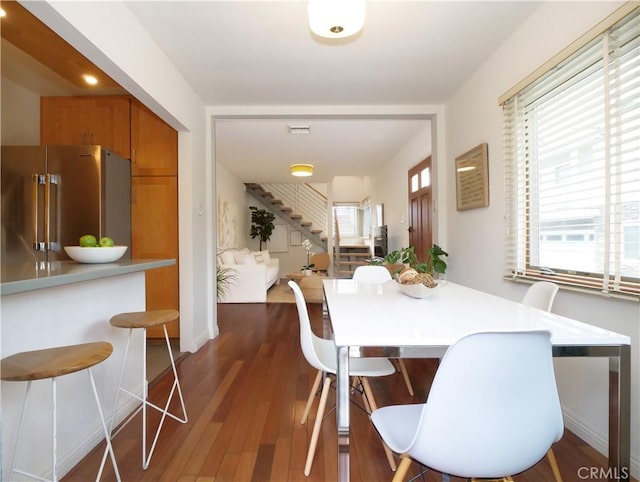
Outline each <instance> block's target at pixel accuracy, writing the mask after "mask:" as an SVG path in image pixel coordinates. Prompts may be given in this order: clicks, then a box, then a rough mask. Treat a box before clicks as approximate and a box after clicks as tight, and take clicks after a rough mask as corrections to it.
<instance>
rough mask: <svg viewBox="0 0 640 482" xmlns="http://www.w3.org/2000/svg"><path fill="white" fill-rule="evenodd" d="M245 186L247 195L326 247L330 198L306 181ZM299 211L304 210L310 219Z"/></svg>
mask: <svg viewBox="0 0 640 482" xmlns="http://www.w3.org/2000/svg"><path fill="white" fill-rule="evenodd" d="M245 186H246V188H247V194H249V195H250V196H251V197H253V198H254V199H256V200H257V201H259V202H260V203H262V204H263V205H264V206H266V207H267V208H269V209H270V210H271V211H272V212H273V213H274V214H276V215H278V216H279V217H280V218H282V219H283V220H284V221H285V222H286V223H287V224H289V225H290V226H291V227H293V228H295V229H297V230H298V231H300V233H302V235H303V236H305V237H306V238H307V239H309V240H310V241H312V242H313V243H315V244H316V245H318V246H320V247H321V248H323V249H324V250H325V251H326V250H327V235H326V230H327V217H326V213H327V199H326V198H325V197H324V196H323V195H322V194H320V193H318V192H317V191H315V190H314V189H313V188H311V187H309V186H307V185H305V184H303V185H300V184H264V185H261V184H256V183H245ZM303 205H304V208H303ZM300 212H304V213H305V217H307V219H305V218H303V215H302V214H299V213H300ZM307 213H309V214H307ZM323 233H325V234H323Z"/></svg>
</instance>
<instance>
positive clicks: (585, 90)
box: [503, 9, 640, 296]
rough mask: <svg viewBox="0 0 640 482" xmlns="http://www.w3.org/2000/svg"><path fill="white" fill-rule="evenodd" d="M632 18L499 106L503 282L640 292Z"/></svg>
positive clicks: (639, 25)
mask: <svg viewBox="0 0 640 482" xmlns="http://www.w3.org/2000/svg"><path fill="white" fill-rule="evenodd" d="M639 12H640V10H639V9H636V10H634V11H633V12H632V13H631V14H629V15H627V16H626V17H625V18H623V19H622V20H620V21H619V22H617V23H616V24H615V25H613V26H612V27H611V28H610V29H608V30H607V31H606V32H605V33H604V34H602V35H600V36H598V37H597V38H595V39H593V40H592V41H590V42H588V43H586V45H584V46H583V47H582V48H580V49H579V50H577V51H576V52H575V53H573V54H572V55H571V56H569V57H568V58H567V59H565V60H564V61H563V62H561V63H560V64H558V65H557V66H556V67H554V68H553V69H552V70H550V71H548V72H547V73H546V74H544V75H542V76H541V77H539V78H538V79H537V80H535V81H534V82H532V83H531V84H529V85H528V86H526V87H525V88H523V89H522V90H520V91H519V92H518V93H516V94H515V95H514V96H512V97H510V98H509V99H508V100H506V102H505V103H504V104H503V112H504V134H505V138H504V145H505V161H506V166H505V172H506V176H505V182H506V203H507V205H506V213H507V219H506V221H507V222H506V241H507V242H506V247H507V249H506V274H505V276H507V277H510V278H527V279H534V280H535V279H550V280H552V281H555V282H557V283H559V284H566V285H572V286H578V287H582V288H588V289H593V290H598V291H602V292H604V293H608V294H615V293H619V294H622V295H635V296H637V295H639V294H640V279H639V278H640V15H639Z"/></svg>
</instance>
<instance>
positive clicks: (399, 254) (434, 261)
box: [371, 244, 449, 276]
mask: <svg viewBox="0 0 640 482" xmlns="http://www.w3.org/2000/svg"><path fill="white" fill-rule="evenodd" d="M428 253H429V260H428V261H426V262H424V261H418V258H417V256H416V248H415V246H409V247H407V248H400V249H399V250H396V251H391V252H389V253H388V254H387V255H386V256H385V257H384V258H375V259H373V260H372V261H371V264H374V265H382V266H385V267H386V268H387V269H388V270H389V272H390V273H391V276H393V275H395V274H397V273H399V272H400V271H401V270H402V269H403V268H404V267H406V266H410V267H412V268H413V269H415V270H416V271H418V272H420V273H429V274H431V275H434V274H435V273H439V274H444V272H445V271H446V269H447V263H446V262H445V261H444V260H443V259H442V258H441V256H449V253H447V252H446V251H444V250H443V249H442V248H441V247H440V246H438V245H437V244H434V245H433V246H432V247H431V248H430V249H429V251H428Z"/></svg>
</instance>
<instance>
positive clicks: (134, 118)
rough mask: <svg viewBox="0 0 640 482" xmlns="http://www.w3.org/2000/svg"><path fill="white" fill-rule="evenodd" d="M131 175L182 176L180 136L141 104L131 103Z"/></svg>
mask: <svg viewBox="0 0 640 482" xmlns="http://www.w3.org/2000/svg"><path fill="white" fill-rule="evenodd" d="M131 171H132V174H133V175H134V176H177V175H178V133H177V132H176V131H175V129H173V128H172V127H171V126H169V125H167V124H166V123H165V122H164V121H163V120H162V119H160V118H159V117H158V116H156V115H155V114H154V113H153V112H151V111H150V110H149V109H147V108H146V107H144V106H143V105H141V104H140V103H138V102H137V101H132V102H131Z"/></svg>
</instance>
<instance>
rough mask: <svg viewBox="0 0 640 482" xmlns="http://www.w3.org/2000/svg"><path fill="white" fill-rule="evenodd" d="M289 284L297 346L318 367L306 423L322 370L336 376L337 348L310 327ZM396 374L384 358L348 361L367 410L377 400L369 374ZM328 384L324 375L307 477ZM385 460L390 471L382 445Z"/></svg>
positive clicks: (300, 297) (391, 462)
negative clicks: (296, 322) (297, 326)
mask: <svg viewBox="0 0 640 482" xmlns="http://www.w3.org/2000/svg"><path fill="white" fill-rule="evenodd" d="M289 286H290V287H291V289H292V290H293V294H294V296H295V300H296V307H297V308H298V318H299V319H300V346H301V348H302V353H303V354H304V357H305V358H306V360H307V362H309V364H310V365H311V366H312V367H314V368H316V369H317V370H318V373H317V374H316V378H315V380H314V382H313V386H312V387H311V392H310V393H309V398H308V399H307V404H306V406H305V408H304V413H303V414H302V421H301V423H303V424H304V423H306V421H307V417H308V415H309V411H310V410H311V405H312V403H313V398H314V396H315V394H316V392H317V391H318V388H319V387H320V382H321V381H322V376H323V373H326V374H330V375H333V376H334V377H335V375H336V371H337V350H336V346H335V344H334V343H333V341H332V340H326V339H324V338H320V337H318V336H316V335H315V334H314V333H313V331H312V330H311V322H310V320H309V312H308V311H307V304H306V302H305V299H304V295H303V294H302V290H301V289H300V287H299V286H298V284H297V283H295V282H294V281H289ZM392 373H395V368H394V367H393V365H392V364H391V362H390V361H389V360H388V359H386V358H354V359H353V360H351V361H350V363H349V376H352V377H357V378H359V379H360V383H361V384H362V387H363V391H364V393H363V400H364V401H365V406H368V408H369V409H370V410H369V411H370V412H371V411H373V410H376V409H377V405H376V401H375V398H374V396H373V392H372V390H371V385H370V384H369V380H368V378H369V377H382V376H386V375H391V374H392ZM330 385H331V378H330V377H329V376H326V377H325V378H324V383H323V385H322V392H321V394H320V402H319V404H318V412H317V414H316V420H315V424H314V426H313V432H312V435H311V441H310V442H309V450H308V451H307V460H306V462H305V466H304V475H305V476H308V475H309V473H310V472H311V466H312V464H313V458H314V456H315V452H316V446H317V443H318V436H319V435H320V426H321V425H322V419H323V417H324V409H325V406H326V404H327V396H328V395H329V387H330ZM384 450H385V453H386V455H387V459H388V460H389V465H390V467H391V470H396V463H395V460H394V458H393V454H392V453H391V451H390V450H389V448H388V447H387V446H386V445H385V446H384Z"/></svg>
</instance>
